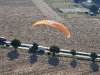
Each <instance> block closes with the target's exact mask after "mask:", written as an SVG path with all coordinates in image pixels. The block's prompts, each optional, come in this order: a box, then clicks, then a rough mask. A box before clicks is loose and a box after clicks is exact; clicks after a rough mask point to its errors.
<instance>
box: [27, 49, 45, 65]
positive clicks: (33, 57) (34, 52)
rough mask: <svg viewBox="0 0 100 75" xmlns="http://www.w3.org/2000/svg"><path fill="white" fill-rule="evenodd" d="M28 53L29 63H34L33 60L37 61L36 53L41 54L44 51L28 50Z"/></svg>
mask: <svg viewBox="0 0 100 75" xmlns="http://www.w3.org/2000/svg"><path fill="white" fill-rule="evenodd" d="M28 53H29V54H32V55H31V56H30V64H34V63H35V62H37V58H38V56H37V55H43V54H44V53H45V52H43V51H32V50H28Z"/></svg>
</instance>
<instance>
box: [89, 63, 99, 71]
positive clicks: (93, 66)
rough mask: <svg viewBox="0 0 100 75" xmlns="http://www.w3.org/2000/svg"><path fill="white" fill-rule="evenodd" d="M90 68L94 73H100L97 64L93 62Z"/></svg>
mask: <svg viewBox="0 0 100 75" xmlns="http://www.w3.org/2000/svg"><path fill="white" fill-rule="evenodd" d="M90 66H91V68H92V70H93V71H94V72H97V71H99V65H98V64H97V63H96V62H95V63H94V62H92V63H91V64H90Z"/></svg>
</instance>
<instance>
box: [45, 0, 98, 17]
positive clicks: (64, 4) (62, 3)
mask: <svg viewBox="0 0 100 75" xmlns="http://www.w3.org/2000/svg"><path fill="white" fill-rule="evenodd" d="M44 1H45V2H46V3H47V4H48V5H49V6H50V7H51V8H53V9H54V10H55V11H56V12H57V13H58V14H59V15H60V16H62V17H63V18H85V17H86V18H91V17H92V18H95V17H97V18H98V17H100V14H98V15H96V16H91V15H90V14H85V13H82V12H76V13H74V12H72V13H64V12H63V13H62V12H61V11H60V10H59V9H60V8H71V9H72V8H84V7H83V6H82V5H81V4H80V3H78V6H77V7H76V6H74V0H44Z"/></svg>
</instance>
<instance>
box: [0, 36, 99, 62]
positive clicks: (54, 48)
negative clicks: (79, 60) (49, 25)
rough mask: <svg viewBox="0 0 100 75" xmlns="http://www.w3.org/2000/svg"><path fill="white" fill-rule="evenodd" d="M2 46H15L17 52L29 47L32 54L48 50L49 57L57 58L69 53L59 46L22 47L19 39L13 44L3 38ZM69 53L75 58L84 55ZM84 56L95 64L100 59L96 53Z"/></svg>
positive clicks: (71, 51) (74, 52)
mask: <svg viewBox="0 0 100 75" xmlns="http://www.w3.org/2000/svg"><path fill="white" fill-rule="evenodd" d="M0 45H2V46H6V47H10V46H13V47H14V49H15V50H17V48H18V47H21V48H23V47H27V48H28V49H29V51H30V52H36V51H39V52H46V50H47V55H48V56H50V55H51V54H52V56H53V57H55V56H56V53H61V52H62V53H66V52H67V51H65V50H64V51H63V50H61V49H60V48H59V47H58V46H55V45H53V46H51V47H50V48H46V47H45V48H44V47H41V46H39V45H38V44H37V43H33V45H29V46H25V45H22V44H21V42H20V40H18V39H13V40H12V41H11V42H6V39H5V38H3V37H1V38H0ZM23 49H24V48H23ZM67 53H69V54H72V56H73V58H74V57H75V55H77V54H78V55H80V56H81V55H82V53H78V52H76V51H75V50H74V49H73V50H70V52H67ZM67 53H66V54H67ZM83 55H84V56H90V57H91V58H92V62H95V59H96V58H98V57H100V56H98V55H97V54H96V53H95V52H91V53H90V55H88V54H83Z"/></svg>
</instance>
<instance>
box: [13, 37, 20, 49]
mask: <svg viewBox="0 0 100 75" xmlns="http://www.w3.org/2000/svg"><path fill="white" fill-rule="evenodd" d="M20 45H21V42H20V40H18V39H13V40H12V41H11V46H13V47H14V48H15V50H16V49H17V48H18V47H19V46H20Z"/></svg>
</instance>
